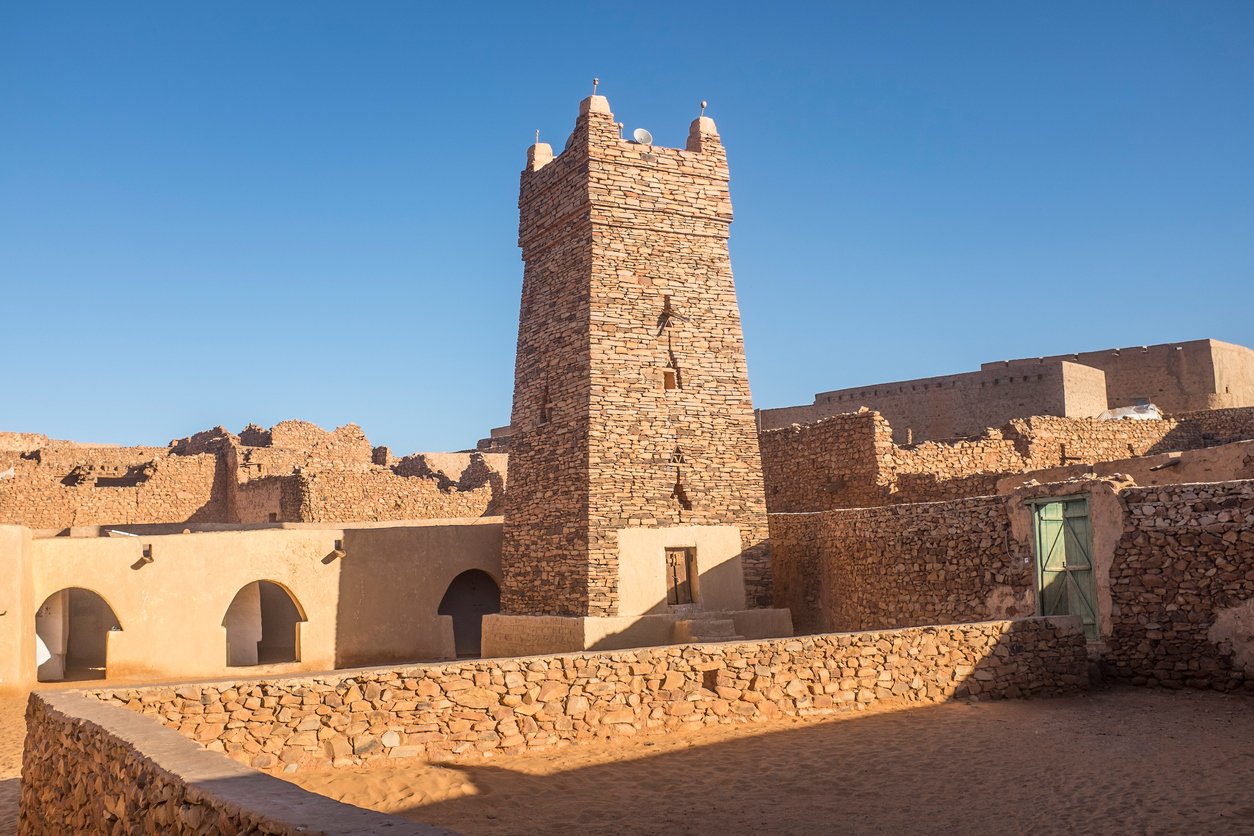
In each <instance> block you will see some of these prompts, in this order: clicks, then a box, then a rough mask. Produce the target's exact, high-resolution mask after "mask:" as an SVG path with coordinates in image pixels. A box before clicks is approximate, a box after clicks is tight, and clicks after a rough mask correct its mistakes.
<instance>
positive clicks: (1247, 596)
mask: <svg viewBox="0 0 1254 836" xmlns="http://www.w3.org/2000/svg"><path fill="white" fill-rule="evenodd" d="M1120 499H1121V500H1122V502H1123V505H1124V509H1125V515H1124V530H1123V536H1122V537H1121V538H1120V540H1119V543H1118V545H1117V546H1116V548H1115V559H1114V563H1113V565H1112V567H1111V571H1110V588H1111V596H1112V598H1113V600H1114V601H1115V602H1117V606H1118V617H1117V618H1116V619H1115V621H1114V624H1113V627H1112V630H1111V634H1110V637H1109V639H1108V640H1107V644H1108V649H1107V651H1106V653H1105V658H1106V660H1107V662H1108V663H1109V664H1110V665H1111V667H1112V670H1113V672H1114V673H1115V675H1116V676H1118V677H1119V678H1120V679H1125V680H1128V681H1130V682H1132V683H1133V684H1138V685H1140V684H1160V685H1166V686H1179V685H1185V686H1189V687H1216V688H1219V689H1222V690H1233V689H1236V688H1239V687H1244V688H1246V689H1247V690H1251V691H1254V482H1249V481H1242V482H1220V483H1213V484H1198V485H1170V486H1162V487H1154V488H1128V489H1126V490H1124V491H1122V492H1121V494H1120Z"/></svg>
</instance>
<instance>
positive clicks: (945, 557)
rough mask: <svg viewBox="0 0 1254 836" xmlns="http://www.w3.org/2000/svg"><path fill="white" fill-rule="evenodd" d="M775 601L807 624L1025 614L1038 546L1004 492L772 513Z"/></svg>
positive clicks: (844, 626)
mask: <svg viewBox="0 0 1254 836" xmlns="http://www.w3.org/2000/svg"><path fill="white" fill-rule="evenodd" d="M770 522H771V551H772V554H773V555H774V562H775V566H774V574H775V586H776V599H775V603H776V606H781V607H788V608H789V609H790V610H791V611H792V618H793V624H794V626H795V627H796V629H797V631H798V632H810V631H820V632H821V631H828V630H873V629H882V628H889V627H905V626H913V625H921V624H939V623H950V622H961V621H980V620H984V619H988V618H1006V617H1021V616H1025V615H1030V614H1032V613H1033V612H1034V611H1035V609H1036V602H1035V597H1034V593H1033V583H1034V580H1033V571H1032V562H1031V550H1030V548H1029V547H1027V546H1024V545H1022V544H1019V543H1017V542H1016V541H1015V540H1014V538H1013V537H1012V535H1011V531H1010V518H1009V516H1008V515H1007V513H1006V500H1005V499H1003V498H1001V497H996V496H992V497H989V496H985V497H978V498H972V499H960V500H953V501H950V502H934V503H924V504H918V505H892V506H888V507H880V508H858V509H849V510H834V511H825V512H820V513H815V514H772V515H771V516H770Z"/></svg>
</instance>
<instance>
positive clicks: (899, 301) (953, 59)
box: [0, 0, 1254, 452]
mask: <svg viewBox="0 0 1254 836" xmlns="http://www.w3.org/2000/svg"><path fill="white" fill-rule="evenodd" d="M1252 44H1254V3H1251V2H1246V0H1238V2H1205V1H1203V2H1185V1H1184V0H1180V2H1173V3H1156V2H1142V1H1141V0H1138V1H1137V2H1126V3H1116V2H1100V3H1092V2H1078V3H1063V2H1051V3H1033V4H1029V3H1005V2H988V3H966V2H951V3H937V2H919V3H862V2H858V3H854V2H848V3H815V4H809V5H801V4H763V3H761V2H752V3H743V4H737V3H717V4H714V3H605V2H595V3H587V4H562V3H555V2H547V3H543V4H534V3H531V4H528V3H501V4H499V5H494V4H491V3H457V4H453V3H449V4H434V3H418V2H364V3H348V2H335V3H330V2H308V1H307V0H306V1H305V2H290V3H283V2H264V3H258V2H248V3H242V2H240V3H232V2H215V3H169V2H151V3H138V2H124V0H117V2H108V3H101V2H91V3H86V2H84V3H69V2H65V3H63V2H57V3H39V2H31V1H30V0H25V1H24V0H7V2H5V3H4V4H3V5H0V299H2V300H3V302H2V303H0V311H2V312H3V316H2V317H0V357H2V360H0V368H2V369H3V390H2V391H0V429H9V430H21V431H31V432H44V433H48V434H49V435H52V436H54V437H61V438H73V439H79V440H89V441H105V442H118V443H158V444H163V443H164V442H165V441H167V440H168V439H170V438H172V437H175V436H180V435H186V434H188V433H191V432H193V431H196V430H199V429H202V428H206V427H210V426H213V425H215V424H224V425H226V426H227V427H228V428H230V429H232V430H239V429H240V428H241V427H242V426H243V425H244V424H246V423H248V422H249V421H255V422H257V423H260V424H264V425H269V424H272V423H274V422H276V421H279V420H282V419H284V418H291V417H298V418H304V419H307V420H311V421H315V422H317V423H319V424H321V425H323V426H328V427H329V426H334V425H338V424H343V423H347V422H350V421H353V422H357V423H359V424H360V425H361V426H362V427H363V428H364V429H365V431H366V433H367V434H368V435H369V436H370V438H371V439H372V440H373V441H375V442H376V443H382V444H388V445H390V446H392V447H393V448H394V449H395V450H397V451H400V452H408V451H411V450H439V449H457V448H463V447H467V446H470V445H472V444H473V443H474V441H475V439H477V438H479V437H480V436H482V435H484V434H486V432H487V430H488V428H489V427H491V426H495V425H500V424H504V423H506V422H507V421H508V419H509V408H510V398H511V393H512V378H513V354H514V340H515V331H516V317H517V311H518V298H519V290H520V284H521V276H522V263H521V261H520V259H519V254H518V249H517V246H516V232H517V226H516V224H517V206H516V200H517V186H518V172H519V170H520V169H521V168H522V165H523V163H524V159H525V152H526V148H527V145H528V144H529V143H530V142H531V140H532V137H533V133H534V131H535V130H536V129H537V128H538V129H540V131H541V133H542V136H543V137H545V138H547V139H549V140H551V141H553V142H554V143H555V144H557V145H558V146H559V147H560V143H561V142H562V141H564V138H565V136H566V134H567V133H568V131H569V129H570V127H571V125H572V123H573V120H574V117H575V114H576V110H577V103H578V101H579V100H580V99H581V98H583V97H584V96H586V95H587V94H588V93H589V92H590V86H591V78H592V76H593V75H598V76H600V78H601V82H602V83H601V91H602V92H603V93H605V94H606V95H607V96H608V97H609V100H610V104H611V106H612V108H613V110H614V112H615V114H616V115H617V116H618V118H619V119H620V120H622V121H624V122H625V123H626V124H627V126H628V128H633V127H636V126H644V127H647V128H649V129H650V130H651V131H652V132H653V134H654V136H655V137H656V139H657V141H658V143H659V144H662V145H677V144H680V143H681V142H682V141H683V138H684V137H685V136H686V130H687V125H688V123H689V121H690V120H691V119H692V118H693V117H694V116H695V115H696V110H697V103H698V101H699V100H700V99H702V98H705V99H708V100H709V102H710V109H709V114H710V115H711V116H713V117H714V118H715V119H716V120H717V122H718V125H719V129H720V132H721V133H722V135H723V138H724V142H725V143H726V145H727V146H728V149H729V154H730V159H731V165H732V198H733V201H734V203H735V207H736V222H735V223H734V224H733V226H732V259H733V262H732V263H733V267H734V269H735V272H736V278H737V284H738V288H739V293H740V303H741V308H742V312H743V315H744V324H745V332H746V340H747V346H748V356H749V371H750V380H751V384H752V387H753V393H754V398H755V401H756V402H757V403H758V405H759V406H782V405H787V404H794V403H804V402H808V401H809V400H810V398H811V396H812V395H813V393H814V392H815V391H819V390H825V389H833V388H838V387H843V386H854V385H860V384H863V383H873V382H878V381H885V380H895V379H902V378H910V377H918V376H923V375H932V374H940V373H947V372H957V371H963V370H968V369H972V368H975V367H976V366H977V364H978V363H980V362H981V361H986V360H997V359H1004V358H1008V357H1020V356H1036V355H1039V354H1045V353H1057V352H1064V351H1073V350H1086V349H1099V348H1107V347H1114V346H1126V345H1141V344H1147V343H1155V342H1166V341H1170V340H1179V339H1193V338H1200V337H1207V336H1210V337H1215V338H1218V339H1224V340H1229V341H1233V342H1239V343H1244V344H1246V345H1254V301H1252V300H1254V162H1252V156H1254V46H1252Z"/></svg>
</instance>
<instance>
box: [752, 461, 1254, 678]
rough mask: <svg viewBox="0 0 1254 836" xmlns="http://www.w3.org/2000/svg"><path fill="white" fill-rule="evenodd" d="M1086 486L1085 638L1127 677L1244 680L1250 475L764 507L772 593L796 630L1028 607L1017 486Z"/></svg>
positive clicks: (1252, 571)
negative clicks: (1095, 635)
mask: <svg viewBox="0 0 1254 836" xmlns="http://www.w3.org/2000/svg"><path fill="white" fill-rule="evenodd" d="M1076 494H1084V495H1087V496H1089V497H1090V525H1091V531H1092V556H1091V557H1092V560H1093V563H1094V566H1095V570H1094V571H1095V582H1096V590H1097V597H1098V608H1099V610H1100V632H1101V641H1100V643H1099V645H1097V648H1098V650H1099V651H1100V653H1101V655H1102V656H1103V658H1104V659H1105V660H1106V661H1107V662H1108V664H1109V667H1110V671H1111V673H1112V674H1113V675H1114V676H1115V677H1116V678H1118V679H1121V680H1125V681H1130V682H1133V683H1135V684H1146V683H1148V684H1161V685H1168V686H1174V687H1179V686H1181V685H1185V686H1192V687H1208V688H1216V689H1219V690H1236V689H1244V690H1247V691H1254V481H1250V480H1240V481H1232V482H1214V483H1203V484H1182V485H1165V486H1156V487H1150V488H1139V487H1136V486H1130V485H1127V484H1126V483H1119V482H1113V481H1110V480H1089V481H1075V482H1063V483H1057V484H1052V485H1038V486H1032V487H1026V488H1021V489H1019V490H1018V491H1016V492H1015V493H1013V494H1011V495H1009V496H1001V497H998V496H990V497H978V498H968V499H958V500H951V501H946V502H932V503H922V504H911V505H895V506H889V507H879V508H860V509H845V510H831V511H823V512H818V513H809V514H772V515H771V516H770V525H771V554H772V560H773V569H774V577H775V589H776V601H775V603H776V605H777V606H781V607H788V608H789V609H790V610H791V611H792V617H793V622H794V624H795V625H796V626H797V629H798V630H805V629H812V630H832V629H836V630H864V629H878V628H886V627H904V626H909V625H916V624H924V623H933V622H936V621H982V620H985V619H989V618H999V617H1012V616H1022V615H1026V614H1029V613H1032V612H1035V611H1036V595H1037V592H1036V581H1035V569H1034V566H1035V563H1034V557H1033V549H1032V546H1031V538H1032V520H1031V511H1030V509H1029V508H1028V507H1027V506H1026V505H1025V501H1026V499H1027V498H1029V497H1036V498H1039V497H1049V496H1067V495H1076Z"/></svg>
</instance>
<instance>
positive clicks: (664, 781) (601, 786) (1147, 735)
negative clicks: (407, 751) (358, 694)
mask: <svg viewBox="0 0 1254 836" xmlns="http://www.w3.org/2000/svg"><path fill="white" fill-rule="evenodd" d="M1252 741H1254V700H1252V699H1251V698H1250V697H1249V696H1241V695H1224V694H1218V693H1214V692H1205V691H1201V692H1198V691H1166V690H1154V689H1134V688H1116V689H1111V690H1102V691H1094V692H1092V693H1090V694H1087V695H1084V696H1078V697H1067V698H1057V699H1046V700H1025V701H1021V700H1010V701H998V702H984V703H972V702H966V701H958V702H951V703H948V704H945V705H940V706H935V707H929V708H918V709H911V710H898V711H881V712H876V713H869V714H860V715H853V716H846V717H842V718H840V719H832V718H826V719H822V720H817V719H816V720H790V721H781V722H776V723H772V724H769V725H767V726H765V727H763V726H761V725H754V726H753V727H746V726H721V727H717V728H713V729H707V730H702V731H699V732H694V733H690V734H684V735H672V736H666V737H661V738H652V739H650V738H644V737H639V738H619V739H616V740H614V741H601V742H596V743H587V744H581V745H578V746H574V747H566V748H561V749H554V750H549V751H546V752H539V753H532V754H525V755H517V756H504V757H502V756H497V757H492V758H485V759H482V760H460V761H457V762H446V763H441V764H435V763H426V762H419V761H404V762H383V764H382V765H381V766H366V767H361V768H350V769H334V768H323V769H320V770H312V771H301V772H299V773H297V774H296V775H294V776H291V780H293V781H294V782H296V783H298V784H299V785H301V786H303V787H305V788H306V789H310V790H313V791H315V792H318V793H321V794H323V795H327V796H330V797H332V798H335V799H338V800H341V801H345V802H348V803H350V804H355V805H358V806H362V807H369V808H371V809H374V810H378V811H381V812H387V813H392V814H395V815H399V816H403V817H406V818H411V819H413V820H416V821H422V822H426V823H430V824H436V825H442V826H445V827H449V828H452V829H456V830H457V831H459V832H463V833H468V834H505V833H523V832H526V833H605V834H609V833H614V834H622V833H639V834H646V833H659V832H667V833H685V834H731V833H798V834H800V833H815V832H829V833H868V834H869V833H968V834H970V833H1013V832H1030V833H1075V832H1103V833H1180V832H1189V833H1249V832H1254V747H1251V742H1252Z"/></svg>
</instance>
